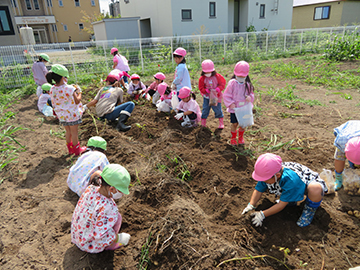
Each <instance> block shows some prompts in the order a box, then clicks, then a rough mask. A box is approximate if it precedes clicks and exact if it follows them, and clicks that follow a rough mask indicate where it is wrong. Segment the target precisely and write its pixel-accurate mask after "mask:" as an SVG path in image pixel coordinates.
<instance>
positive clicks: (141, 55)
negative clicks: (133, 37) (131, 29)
mask: <svg viewBox="0 0 360 270" xmlns="http://www.w3.org/2000/svg"><path fill="white" fill-rule="evenodd" d="M139 46H140V57H141V69H142V72H143V73H144V59H143V54H142V47H141V38H139Z"/></svg>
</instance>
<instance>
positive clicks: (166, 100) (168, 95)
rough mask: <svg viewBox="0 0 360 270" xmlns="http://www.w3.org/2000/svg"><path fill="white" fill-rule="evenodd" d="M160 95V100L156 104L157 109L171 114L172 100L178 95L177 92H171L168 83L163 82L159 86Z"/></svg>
mask: <svg viewBox="0 0 360 270" xmlns="http://www.w3.org/2000/svg"><path fill="white" fill-rule="evenodd" d="M158 93H159V95H160V99H159V100H158V101H157V103H156V107H157V108H158V111H162V112H170V110H171V99H172V97H173V95H176V92H175V91H171V88H170V87H169V86H168V85H167V83H165V82H163V83H160V84H159V86H158ZM165 104H166V106H165Z"/></svg>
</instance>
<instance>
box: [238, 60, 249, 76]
mask: <svg viewBox="0 0 360 270" xmlns="http://www.w3.org/2000/svg"><path fill="white" fill-rule="evenodd" d="M234 74H235V75H236V76H239V77H246V76H247V75H249V64H248V63H247V62H245V61H239V62H237V63H236V65H235V68H234Z"/></svg>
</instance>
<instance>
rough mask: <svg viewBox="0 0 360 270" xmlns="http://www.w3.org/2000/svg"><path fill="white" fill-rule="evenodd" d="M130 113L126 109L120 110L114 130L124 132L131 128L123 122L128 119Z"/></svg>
mask: <svg viewBox="0 0 360 270" xmlns="http://www.w3.org/2000/svg"><path fill="white" fill-rule="evenodd" d="M130 115H131V114H130V113H129V112H127V111H121V112H120V116H119V120H118V123H117V125H116V130H117V131H122V132H126V131H128V130H129V129H130V128H131V126H127V125H125V122H126V121H127V120H128V118H129V116H130Z"/></svg>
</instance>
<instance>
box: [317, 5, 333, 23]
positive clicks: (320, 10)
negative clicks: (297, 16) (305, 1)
mask: <svg viewBox="0 0 360 270" xmlns="http://www.w3.org/2000/svg"><path fill="white" fill-rule="evenodd" d="M329 18H330V6H325V7H316V8H315V13H314V20H325V19H329Z"/></svg>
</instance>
